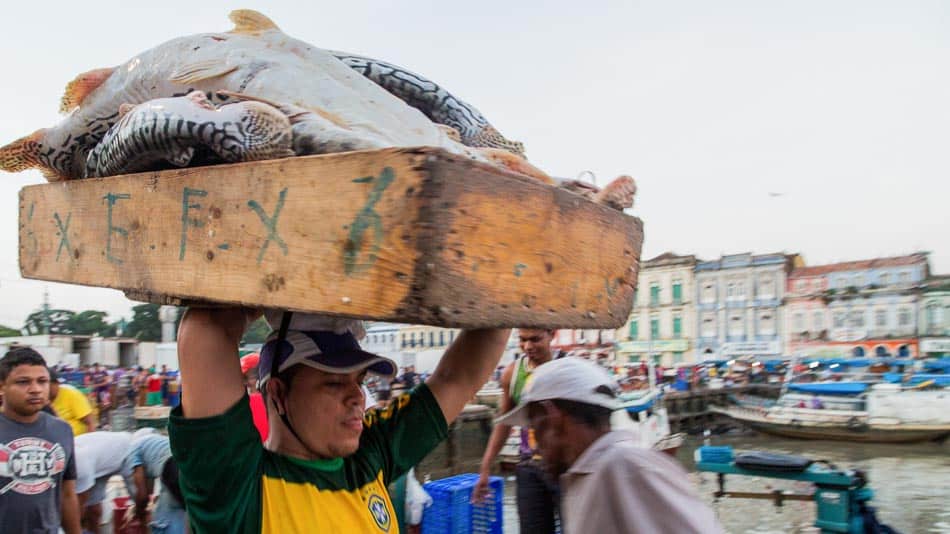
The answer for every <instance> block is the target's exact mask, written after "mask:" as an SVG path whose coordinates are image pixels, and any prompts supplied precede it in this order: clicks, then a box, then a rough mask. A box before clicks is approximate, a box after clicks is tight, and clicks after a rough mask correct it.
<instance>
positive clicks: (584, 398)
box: [496, 357, 723, 534]
mask: <svg viewBox="0 0 950 534" xmlns="http://www.w3.org/2000/svg"><path fill="white" fill-rule="evenodd" d="M616 392H617V385H616V383H615V382H614V380H613V379H612V378H611V377H610V375H609V374H607V372H606V371H605V370H604V369H602V368H601V367H600V366H598V365H596V364H594V363H592V362H589V361H587V360H584V359H581V358H573V357H569V358H561V359H559V360H554V361H552V362H549V363H547V364H545V365H544V366H542V367H540V368H538V369H537V371H535V373H534V380H533V382H532V384H531V386H530V389H528V391H527V392H526V393H525V394H523V395H522V397H521V401H520V402H519V404H518V406H517V407H516V408H515V409H514V410H512V411H511V412H509V413H508V414H506V415H505V416H503V417H501V418H500V419H499V420H498V421H496V422H497V423H504V424H510V425H528V426H530V427H531V428H532V429H534V433H535V439H537V442H538V447H539V448H540V451H541V457H542V458H543V460H544V463H545V465H546V467H547V468H548V469H549V470H550V471H551V474H552V475H554V476H556V477H559V482H560V488H561V525H562V532H564V533H565V534H576V533H583V532H597V533H598V534H609V533H614V532H616V533H621V532H622V533H631V532H648V533H651V534H654V533H657V534H662V533H670V534H674V533H675V534H688V533H721V532H723V529H722V527H721V526H720V525H719V522H718V521H717V520H716V517H715V515H714V514H713V512H712V510H711V509H710V508H709V507H708V506H706V505H705V504H703V503H702V501H700V500H699V498H698V497H697V495H696V492H695V491H694V489H693V488H692V486H691V485H690V482H689V479H688V478H687V476H686V471H685V470H684V469H683V468H682V467H681V466H680V465H679V464H678V463H677V462H676V461H675V460H673V459H672V458H670V457H669V456H667V455H665V454H663V453H660V452H656V451H652V450H649V449H643V448H640V447H639V446H638V445H637V443H638V440H637V438H636V436H635V435H634V434H633V433H632V432H630V431H629V430H611V428H610V415H611V413H612V412H613V411H614V410H617V409H619V408H620V407H621V406H620V402H619V401H618V399H617V396H616Z"/></svg>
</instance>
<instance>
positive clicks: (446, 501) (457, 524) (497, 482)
mask: <svg viewBox="0 0 950 534" xmlns="http://www.w3.org/2000/svg"><path fill="white" fill-rule="evenodd" d="M476 482H478V475H476V474H473V473H465V474H462V475H456V476H454V477H448V478H443V479H440V480H433V481H432V482H428V483H426V484H425V485H424V486H423V488H425V490H426V492H428V493H429V495H430V496H431V497H432V506H429V507H428V508H426V509H425V512H424V513H423V514H422V534H501V533H502V504H501V502H502V496H503V494H504V491H505V483H504V480H503V479H502V478H501V477H491V478H489V482H488V486H489V488H490V489H491V495H489V497H488V498H487V499H486V500H485V502H484V503H482V504H479V505H473V504H472V503H471V502H470V501H471V498H472V488H474V487H475V483H476Z"/></svg>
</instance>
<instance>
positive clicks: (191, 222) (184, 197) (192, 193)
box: [178, 187, 208, 261]
mask: <svg viewBox="0 0 950 534" xmlns="http://www.w3.org/2000/svg"><path fill="white" fill-rule="evenodd" d="M206 196H208V192H207V191H205V190H204V189H192V188H190V187H186V188H185V189H184V191H182V193H181V243H180V246H179V248H178V261H182V260H184V259H185V244H186V243H187V239H188V227H189V226H193V227H195V228H201V227H202V226H204V224H205V223H204V221H201V220H199V219H191V218H189V217H188V210H191V209H201V204H197V203H196V204H189V203H188V198H189V197H206Z"/></svg>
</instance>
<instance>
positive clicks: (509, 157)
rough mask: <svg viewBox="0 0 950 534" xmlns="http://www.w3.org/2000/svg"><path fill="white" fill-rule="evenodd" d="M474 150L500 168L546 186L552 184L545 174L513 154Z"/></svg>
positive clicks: (500, 151) (501, 150)
mask: <svg viewBox="0 0 950 534" xmlns="http://www.w3.org/2000/svg"><path fill="white" fill-rule="evenodd" d="M475 150H476V151H477V152H479V153H480V154H481V155H482V156H484V157H485V158H487V159H489V160H491V161H492V162H493V163H495V164H496V165H498V166H500V167H504V168H506V169H508V170H510V171H514V172H516V173H519V174H523V175H525V176H530V177H531V178H534V179H536V180H538V181H540V182H543V183H546V184H551V185H553V184H554V180H553V179H552V178H551V177H550V176H548V174H547V173H546V172H544V171H542V170H541V169H539V168H537V167H535V166H534V165H532V164H530V163H528V160H526V159H524V158H522V157H521V156H518V155H517V154H513V153H511V152H509V151H507V150H505V149H503V148H486V147H478V148H475Z"/></svg>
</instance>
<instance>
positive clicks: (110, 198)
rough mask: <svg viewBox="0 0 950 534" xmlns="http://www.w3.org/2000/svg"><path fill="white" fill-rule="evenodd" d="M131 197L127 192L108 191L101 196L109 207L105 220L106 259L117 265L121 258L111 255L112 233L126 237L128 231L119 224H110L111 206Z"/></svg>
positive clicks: (120, 262)
mask: <svg viewBox="0 0 950 534" xmlns="http://www.w3.org/2000/svg"><path fill="white" fill-rule="evenodd" d="M130 198H132V195H130V194H128V193H118V194H116V193H108V194H106V196H104V197H102V200H105V201H106V202H108V204H109V209H108V210H107V212H106V220H107V221H108V230H106V259H107V260H109V261H110V262H111V263H115V264H118V265H121V264H122V260H121V259H119V258H116V257H114V256H113V255H112V234H119V235H121V236H122V237H128V236H129V231H128V230H126V229H125V228H122V227H121V226H115V225H113V224H112V207H113V206H115V203H116V202H118V201H120V200H128V199H130Z"/></svg>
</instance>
